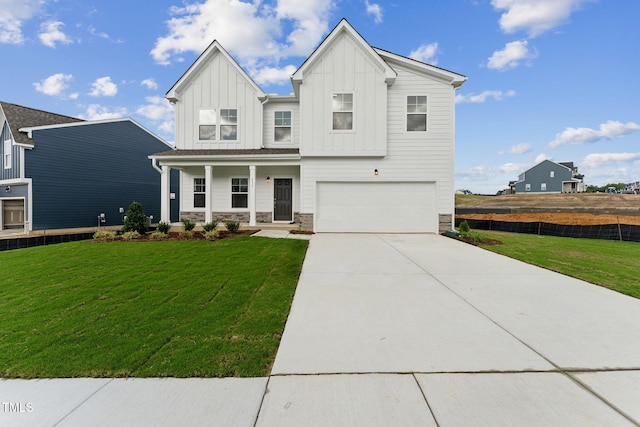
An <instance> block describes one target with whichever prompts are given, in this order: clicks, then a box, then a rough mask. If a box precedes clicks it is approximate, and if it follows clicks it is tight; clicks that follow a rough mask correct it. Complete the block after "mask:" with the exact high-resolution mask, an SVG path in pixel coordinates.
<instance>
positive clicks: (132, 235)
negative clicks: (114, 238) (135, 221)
mask: <svg viewBox="0 0 640 427" xmlns="http://www.w3.org/2000/svg"><path fill="white" fill-rule="evenodd" d="M121 237H122V240H133V239H137V238H139V237H140V233H138V232H137V231H127V232H126V233H122V236H121Z"/></svg>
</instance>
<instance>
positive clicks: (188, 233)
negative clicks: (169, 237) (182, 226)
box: [179, 230, 193, 240]
mask: <svg viewBox="0 0 640 427" xmlns="http://www.w3.org/2000/svg"><path fill="white" fill-rule="evenodd" d="M179 236H180V238H181V239H183V240H191V239H192V238H193V231H191V230H184V231H181V232H180V235H179Z"/></svg>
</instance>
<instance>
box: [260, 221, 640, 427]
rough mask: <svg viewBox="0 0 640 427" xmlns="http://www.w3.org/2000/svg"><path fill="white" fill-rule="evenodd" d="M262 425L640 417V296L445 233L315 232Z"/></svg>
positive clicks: (611, 421) (605, 421) (607, 421)
mask: <svg viewBox="0 0 640 427" xmlns="http://www.w3.org/2000/svg"><path fill="white" fill-rule="evenodd" d="M268 390H269V392H268V393H267V394H266V395H265V400H264V402H263V404H262V408H261V411H260V416H259V418H258V425H304V424H306V422H308V421H309V420H314V422H313V424H317V425H341V424H342V425H351V424H353V425H392V424H393V425H436V422H437V425H440V426H445V425H451V426H461V425H491V426H496V425H511V426H512V425H519V426H522V425H535V426H538V425H544V426H549V425H557V426H569V425H576V426H578V425H580V426H584V425H594V426H595V425H602V426H603V425H633V421H635V422H636V423H638V422H640V301H639V300H637V299H634V298H630V297H626V296H623V295H621V294H618V293H616V292H612V291H609V290H606V289H603V288H600V287H597V286H594V285H591V284H588V283H585V282H582V281H579V280H576V279H572V278H569V277H566V276H563V275H560V274H556V273H551V272H549V271H546V270H543V269H540V268H537V267H533V266H530V265H527V264H525V263H521V262H518V261H514V260H511V259H508V258H505V257H502V256H499V255H495V254H493V253H490V252H488V251H484V250H482V249H478V248H475V247H473V246H470V245H466V244H463V243H460V242H457V241H454V240H452V239H448V238H445V237H442V236H436V235H365V234H356V235H341V234H320V235H316V236H314V238H313V239H312V241H311V245H310V247H309V252H308V254H307V257H306V260H305V263H304V266H303V271H302V275H301V277H300V282H299V284H298V288H297V291H296V296H295V299H294V302H293V307H292V311H291V314H290V316H289V320H288V322H287V325H286V328H285V332H284V336H283V338H282V342H281V344H280V348H279V350H278V355H277V358H276V361H275V364H274V367H273V371H272V376H271V378H270V380H269V384H268Z"/></svg>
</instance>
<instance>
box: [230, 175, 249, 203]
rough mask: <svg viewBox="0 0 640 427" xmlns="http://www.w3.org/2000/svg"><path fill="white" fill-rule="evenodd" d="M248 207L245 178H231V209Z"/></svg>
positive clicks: (247, 191)
mask: <svg viewBox="0 0 640 427" xmlns="http://www.w3.org/2000/svg"><path fill="white" fill-rule="evenodd" d="M248 206H249V185H248V179H247V178H231V207H232V208H246V207H248Z"/></svg>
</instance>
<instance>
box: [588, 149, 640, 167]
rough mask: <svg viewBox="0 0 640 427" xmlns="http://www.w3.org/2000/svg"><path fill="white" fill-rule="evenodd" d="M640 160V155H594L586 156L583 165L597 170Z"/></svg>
mask: <svg viewBox="0 0 640 427" xmlns="http://www.w3.org/2000/svg"><path fill="white" fill-rule="evenodd" d="M636 160H640V153H594V154H589V155H587V156H585V158H584V160H583V161H582V165H583V166H584V167H587V168H597V167H600V166H603V165H608V164H616V163H622V162H633V161H636Z"/></svg>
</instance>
